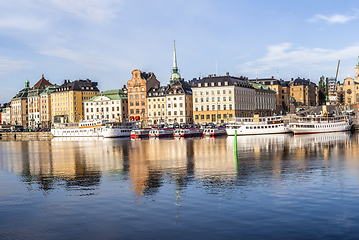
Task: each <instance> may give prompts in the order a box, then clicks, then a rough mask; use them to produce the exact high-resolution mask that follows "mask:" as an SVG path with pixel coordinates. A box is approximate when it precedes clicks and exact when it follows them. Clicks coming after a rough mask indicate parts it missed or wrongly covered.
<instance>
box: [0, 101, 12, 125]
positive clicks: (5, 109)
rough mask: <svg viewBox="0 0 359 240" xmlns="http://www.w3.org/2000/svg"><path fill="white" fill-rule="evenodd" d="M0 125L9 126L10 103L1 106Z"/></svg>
mask: <svg viewBox="0 0 359 240" xmlns="http://www.w3.org/2000/svg"><path fill="white" fill-rule="evenodd" d="M0 124H11V103H10V102H9V103H5V104H4V105H3V106H2V111H1V121H0Z"/></svg>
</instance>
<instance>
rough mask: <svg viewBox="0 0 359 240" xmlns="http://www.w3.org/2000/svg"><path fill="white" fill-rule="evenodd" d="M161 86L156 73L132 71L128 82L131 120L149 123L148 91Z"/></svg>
mask: <svg viewBox="0 0 359 240" xmlns="http://www.w3.org/2000/svg"><path fill="white" fill-rule="evenodd" d="M155 85H158V86H159V85H160V82H159V81H158V80H157V79H156V76H155V74H154V73H145V72H141V71H140V70H138V69H136V70H133V71H132V78H131V80H129V81H127V88H128V116H129V120H134V121H141V122H143V123H144V124H146V122H147V104H146V102H147V100H146V97H147V96H146V95H147V90H148V89H150V88H152V87H154V86H155Z"/></svg>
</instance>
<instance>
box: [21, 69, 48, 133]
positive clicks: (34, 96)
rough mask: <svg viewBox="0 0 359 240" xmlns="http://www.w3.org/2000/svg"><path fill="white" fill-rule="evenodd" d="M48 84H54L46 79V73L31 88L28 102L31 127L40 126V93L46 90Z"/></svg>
mask: <svg viewBox="0 0 359 240" xmlns="http://www.w3.org/2000/svg"><path fill="white" fill-rule="evenodd" d="M47 86H52V84H51V83H50V82H49V81H48V80H46V79H45V77H44V74H42V76H41V79H40V80H39V81H37V83H35V85H34V86H33V87H32V88H30V90H29V92H28V95H27V98H28V101H27V104H28V109H29V127H30V128H34V127H39V126H40V124H41V117H40V115H41V110H40V109H41V102H40V98H41V97H40V94H41V93H42V92H44V91H45V89H46V87H47Z"/></svg>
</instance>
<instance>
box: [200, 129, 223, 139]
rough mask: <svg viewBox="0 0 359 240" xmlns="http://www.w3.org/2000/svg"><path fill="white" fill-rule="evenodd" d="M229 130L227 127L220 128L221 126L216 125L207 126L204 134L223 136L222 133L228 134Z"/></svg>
mask: <svg viewBox="0 0 359 240" xmlns="http://www.w3.org/2000/svg"><path fill="white" fill-rule="evenodd" d="M226 134H227V131H226V128H219V127H214V128H206V129H204V130H203V136H211V137H212V136H221V135H226Z"/></svg>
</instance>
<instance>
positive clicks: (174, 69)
mask: <svg viewBox="0 0 359 240" xmlns="http://www.w3.org/2000/svg"><path fill="white" fill-rule="evenodd" d="M179 80H181V75H180V74H179V72H178V67H177V56H176V41H173V67H172V74H171V79H170V85H173V84H174V83H175V82H177V81H179Z"/></svg>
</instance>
